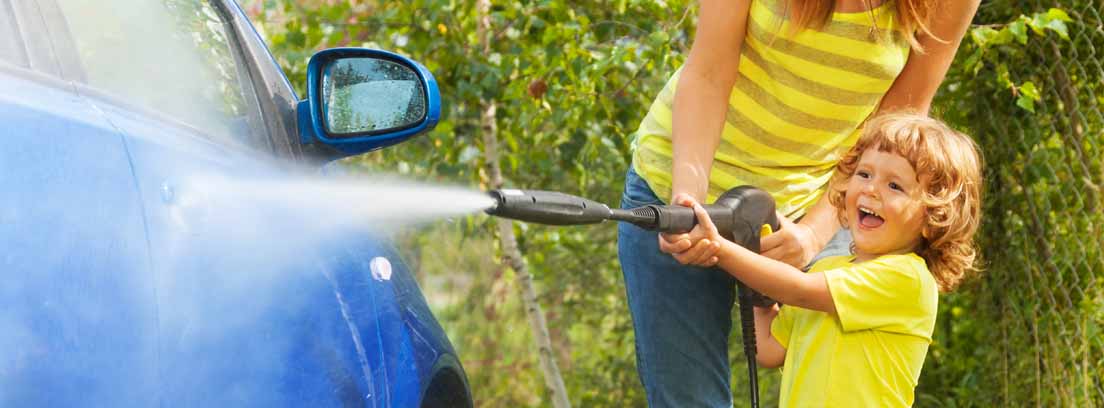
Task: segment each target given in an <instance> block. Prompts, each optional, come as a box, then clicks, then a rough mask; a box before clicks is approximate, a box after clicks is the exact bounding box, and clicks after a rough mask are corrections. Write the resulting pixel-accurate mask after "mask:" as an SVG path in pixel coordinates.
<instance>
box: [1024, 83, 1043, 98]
mask: <svg viewBox="0 0 1104 408" xmlns="http://www.w3.org/2000/svg"><path fill="white" fill-rule="evenodd" d="M1020 94H1022V95H1024V96H1027V97H1028V98H1031V100H1035V101H1037V100H1040V99H1042V97H1041V96H1040V95H1039V89H1038V88H1036V87H1035V83H1034V82H1031V81H1027V82H1024V83H1023V84H1022V85H1020Z"/></svg>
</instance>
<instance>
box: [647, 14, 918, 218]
mask: <svg viewBox="0 0 1104 408" xmlns="http://www.w3.org/2000/svg"><path fill="white" fill-rule="evenodd" d="M893 3H894V2H893V1H892V0H886V1H885V2H884V3H883V4H882V5H881V6H878V7H876V8H875V9H874V10H872V11H866V12H858V13H835V14H833V16H832V19H831V21H830V22H829V23H828V24H826V25H825V26H824V28H822V29H820V30H812V29H806V30H801V31H800V32H798V33H794V34H790V25H789V21H787V20H786V19H785V18H783V16H784V15H785V11H784V7H785V3H784V0H754V1H752V4H751V8H750V12H749V13H750V15H749V16H748V23H747V25H748V26H747V35H746V36H745V37H744V44H743V47H742V49H741V52H740V63H739V71H740V75H739V77H738V78H737V79H736V83H735V85H734V86H733V88H732V93H731V94H730V96H729V100H728V102H729V107H728V112H727V114H726V115H725V125H724V131H723V132H722V134H721V141H720V144H719V146H718V147H717V152H716V154H715V155H714V157H713V167H712V172H711V173H710V176H709V198H708V202H713V200H715V199H716V197H717V196H719V195H720V194H721V193H723V192H724V191H726V190H728V189H729V188H732V187H736V186H739V185H744V184H750V185H753V186H756V187H759V188H762V189H763V190H766V191H768V192H770V193H771V194H772V195H773V196H774V199H775V202H776V203H777V205H778V210H779V211H780V212H782V213H783V214H786V215H787V216H798V215H801V214H804V212H805V209H806V208H808V207H809V206H811V205H812V204H814V203H815V202H816V201H817V199H819V198H820V196H821V194H823V192H824V190H825V187H826V186H827V184H828V181H829V179H830V178H831V176H832V172H833V170H834V169H835V165H836V162H837V161H839V158H840V156H841V155H842V154H843V153H844V152H845V151H846V149H848V148H849V147H851V146H853V145H854V144H855V141H856V140H857V139H858V136H859V129H858V128H859V126H860V124H861V123H862V122H863V121H865V120H866V118H867V117H868V116H870V114H871V113H872V112H874V110H875V109H876V108H877V106H878V103H879V102H880V101H881V98H882V96H883V95H884V94H885V92H886V91H887V90H888V89H889V87H890V85H892V84H893V81H894V79H896V78H897V75H898V74H899V73H900V72H901V69H903V68H904V65H905V62H906V61H907V60H908V55H909V45H908V42H907V41H906V39H905V38H904V36H903V35H901V34H900V33H899V31H898V27H897V21H896V12H895V10H894V5H893ZM879 33H882V34H879ZM885 33H889V34H885ZM679 72H681V70H680V71H677V72H675V74H674V75H673V76H672V77H671V79H670V80H668V82H667V85H666V86H665V87H664V88H663V90H662V91H661V92H660V93H659V96H658V97H657V98H656V100H655V102H653V103H652V106H651V108H650V109H649V110H648V114H647V115H646V116H645V117H644V120H643V121H642V122H641V124H640V128H639V129H637V131H636V134H635V140H634V147H635V152H634V154H633V167H634V169H636V172H637V173H639V174H640V175H641V177H643V178H644V180H645V181H647V182H648V184H649V186H650V187H651V188H652V190H653V191H655V193H656V194H657V195H658V196H659V197H660V198H661V199H663V200H664V201H665V202H670V198H671V197H670V196H671V119H672V118H671V116H672V114H671V112H672V111H671V106H672V105H673V103H674V98H675V86H676V85H677V83H678V78H679Z"/></svg>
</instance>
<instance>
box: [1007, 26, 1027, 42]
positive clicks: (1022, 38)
mask: <svg viewBox="0 0 1104 408" xmlns="http://www.w3.org/2000/svg"><path fill="white" fill-rule="evenodd" d="M1008 31H1009V32H1010V33H1012V36H1013V37H1015V38H1016V41H1018V42H1019V43H1020V44H1027V24H1026V23H1025V22H1024V20H1016V21H1014V22H1012V24H1009V25H1008Z"/></svg>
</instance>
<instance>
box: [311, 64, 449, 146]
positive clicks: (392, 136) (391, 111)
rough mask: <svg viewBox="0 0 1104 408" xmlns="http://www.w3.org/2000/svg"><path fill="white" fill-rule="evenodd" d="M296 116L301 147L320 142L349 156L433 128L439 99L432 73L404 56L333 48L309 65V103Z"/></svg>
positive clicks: (439, 109)
mask: <svg viewBox="0 0 1104 408" xmlns="http://www.w3.org/2000/svg"><path fill="white" fill-rule="evenodd" d="M298 115H299V133H300V135H301V138H302V141H303V143H304V144H309V143H319V142H320V143H323V144H326V145H329V146H331V147H333V148H335V149H336V150H338V151H340V152H341V153H343V154H344V155H346V156H351V155H354V154H359V153H363V152H367V151H370V150H375V149H379V148H381V147H385V146H390V145H393V144H395V143H399V142H402V141H404V140H406V139H409V138H410V137H412V136H415V135H418V134H420V133H424V132H426V131H428V130H431V129H433V127H434V126H436V125H437V121H438V120H439V119H440V117H441V97H440V92H439V90H438V89H437V81H436V80H434V79H433V74H431V73H430V72H429V70H427V69H425V67H423V66H421V65H420V64H418V63H416V62H414V61H412V60H410V59H407V58H406V57H403V56H401V55H398V54H394V53H390V52H386V51H378V50H369V49H363V48H333V49H328V50H324V51H320V52H318V53H316V54H314V56H312V57H311V59H310V63H308V64H307V99H306V100H303V101H300V102H299V106H298Z"/></svg>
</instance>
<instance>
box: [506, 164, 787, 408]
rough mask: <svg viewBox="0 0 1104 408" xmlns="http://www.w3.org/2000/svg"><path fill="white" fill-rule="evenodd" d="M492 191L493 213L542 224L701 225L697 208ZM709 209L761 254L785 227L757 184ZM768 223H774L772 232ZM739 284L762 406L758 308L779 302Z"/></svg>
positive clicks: (729, 234)
mask: <svg viewBox="0 0 1104 408" xmlns="http://www.w3.org/2000/svg"><path fill="white" fill-rule="evenodd" d="M490 195H491V197H493V198H494V199H495V202H496V204H495V206H494V207H491V208H489V209H487V214H490V215H494V216H499V217H505V218H511V219H515V220H519V221H526V222H535V223H539V224H547V225H583V224H597V223H600V222H603V221H606V220H613V221H621V222H628V223H632V224H634V225H636V226H638V227H640V228H643V229H646V230H651V231H658V232H667V233H684V232H689V231H690V230H692V229H694V226H695V225H697V224H698V219H697V217H696V216H695V215H694V209H693V208H690V207H683V206H680V205H646V206H643V207H637V208H625V209H619V208H609V206H607V205H605V204H602V203H599V202H596V201H591V200H587V199H585V198H582V197H576V196H573V195H569V194H563V193H557V192H554V191H539V190H509V189H502V190H492V191H490ZM703 207H705V211H706V212H707V213H709V218H710V219H711V220H712V221H713V224H715V225H716V226H717V231H718V232H719V233H720V234H721V235H722V236H724V237H726V238H728V239H729V240H731V241H732V242H735V243H737V244H739V245H741V246H743V247H744V248H747V249H749V250H751V251H753V252H756V253H758V252H759V238H760V236H761V235H762V234H763V233H769V231H777V230H778V228H779V223H778V217H777V216H776V214H775V212H774V199H773V198H772V197H771V196H770V194H767V192H765V191H763V190H760V189H758V188H755V187H751V186H740V187H736V188H734V189H731V190H728V191H726V192H725V193H724V194H722V195H721V196H720V197H719V198H717V201H716V202H714V203H713V204H709V205H704V206H703ZM766 226H769V227H770V229H769V231H768V230H767V229H766ZM737 287H738V292H737V294H738V295H737V296H738V299H739V302H740V323H741V326H742V328H743V340H744V354H745V355H746V356H747V360H748V376H749V377H748V381H749V382H750V385H751V406H752V407H758V406H759V380H758V376H757V375H756V374H757V373H756V363H755V355H756V346H755V315H754V313H753V311H752V306H764V307H766V306H771V305H773V304H774V303H775V302H774V301H773V300H771V299H770V298H767V297H766V296H763V295H761V294H759V293H757V292H755V291H753V290H751V289H750V288H748V287H747V286H745V285H744V284H743V283H742V282H739V281H737Z"/></svg>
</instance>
